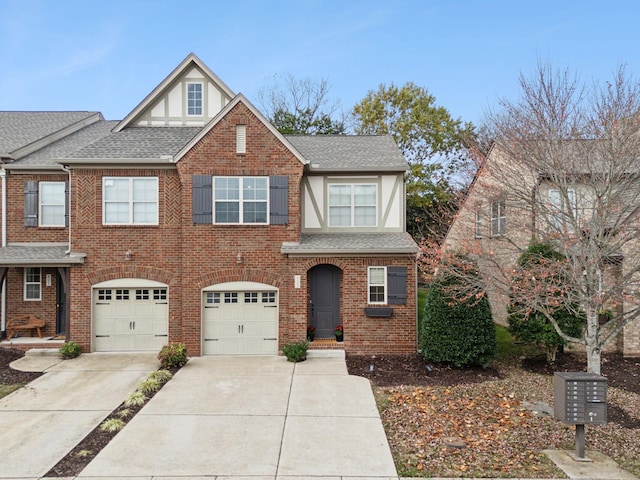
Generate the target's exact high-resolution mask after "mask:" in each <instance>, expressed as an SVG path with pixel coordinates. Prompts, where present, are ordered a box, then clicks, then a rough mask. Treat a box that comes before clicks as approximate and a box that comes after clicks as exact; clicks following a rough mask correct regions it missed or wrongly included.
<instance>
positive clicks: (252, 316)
mask: <svg viewBox="0 0 640 480" xmlns="http://www.w3.org/2000/svg"><path fill="white" fill-rule="evenodd" d="M202 327H203V328H202V334H203V351H204V354H205V355H275V354H277V353H278V302H277V292H276V291H261V290H243V291H230V290H227V291H215V292H203V326H202Z"/></svg>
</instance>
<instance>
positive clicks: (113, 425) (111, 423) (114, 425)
mask: <svg viewBox="0 0 640 480" xmlns="http://www.w3.org/2000/svg"><path fill="white" fill-rule="evenodd" d="M125 425H126V423H125V422H124V421H122V420H120V419H119V418H110V419H109V420H105V421H104V422H102V423H101V424H100V430H102V431H104V432H117V431H119V430H122V429H123V428H124V426H125Z"/></svg>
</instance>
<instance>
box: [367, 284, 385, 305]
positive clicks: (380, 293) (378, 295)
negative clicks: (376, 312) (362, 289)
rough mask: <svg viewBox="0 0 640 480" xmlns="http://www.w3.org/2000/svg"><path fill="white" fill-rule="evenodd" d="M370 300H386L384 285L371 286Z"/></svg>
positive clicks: (372, 301) (379, 301)
mask: <svg viewBox="0 0 640 480" xmlns="http://www.w3.org/2000/svg"><path fill="white" fill-rule="evenodd" d="M369 302H371V303H374V302H377V303H381V302H384V286H371V287H369Z"/></svg>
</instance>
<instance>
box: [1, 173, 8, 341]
mask: <svg viewBox="0 0 640 480" xmlns="http://www.w3.org/2000/svg"><path fill="white" fill-rule="evenodd" d="M0 182H1V183H2V187H0V188H1V193H0V195H1V196H2V200H1V201H2V207H1V208H2V227H1V228H2V246H3V247H6V246H7V171H6V170H5V169H4V167H3V168H0ZM1 301H2V306H1V307H0V337H2V339H4V338H5V337H6V335H7V328H6V327H7V277H6V276H5V278H4V279H3V280H2V300H1Z"/></svg>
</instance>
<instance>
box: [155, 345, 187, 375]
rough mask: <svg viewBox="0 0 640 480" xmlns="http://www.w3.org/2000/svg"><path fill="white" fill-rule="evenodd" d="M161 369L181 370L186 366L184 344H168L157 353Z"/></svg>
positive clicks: (185, 348)
mask: <svg viewBox="0 0 640 480" xmlns="http://www.w3.org/2000/svg"><path fill="white" fill-rule="evenodd" d="M158 360H160V365H161V366H162V368H165V369H167V368H181V367H183V366H185V365H186V364H187V362H188V361H189V359H188V358H187V347H186V345H185V344H184V343H170V344H168V345H165V346H164V347H162V349H161V350H160V353H158Z"/></svg>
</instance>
